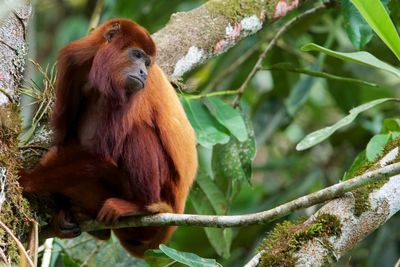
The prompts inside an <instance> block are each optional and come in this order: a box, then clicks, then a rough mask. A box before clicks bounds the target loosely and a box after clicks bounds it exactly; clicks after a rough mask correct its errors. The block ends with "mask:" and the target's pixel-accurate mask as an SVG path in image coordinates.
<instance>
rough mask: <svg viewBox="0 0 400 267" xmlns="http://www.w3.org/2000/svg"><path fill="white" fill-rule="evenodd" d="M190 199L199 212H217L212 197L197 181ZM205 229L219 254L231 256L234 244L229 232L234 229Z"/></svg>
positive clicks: (225, 256)
mask: <svg viewBox="0 0 400 267" xmlns="http://www.w3.org/2000/svg"><path fill="white" fill-rule="evenodd" d="M189 199H190V202H191V203H192V205H193V207H194V209H195V211H196V212H197V213H198V214H214V215H216V214H217V213H216V211H215V209H214V207H213V205H212V204H211V203H210V199H209V198H208V197H207V195H206V194H205V193H204V192H203V190H202V189H201V188H200V186H199V185H198V184H197V183H195V184H194V185H193V187H192V189H191V191H190V197H189ZM203 229H204V231H205V232H206V235H207V238H208V240H209V241H210V243H211V245H212V247H213V248H214V249H215V251H216V252H217V253H218V255H220V256H222V257H224V258H229V256H230V247H231V244H232V233H230V234H229V233H227V232H230V231H232V229H230V228H226V229H220V228H207V227H205V228H203Z"/></svg>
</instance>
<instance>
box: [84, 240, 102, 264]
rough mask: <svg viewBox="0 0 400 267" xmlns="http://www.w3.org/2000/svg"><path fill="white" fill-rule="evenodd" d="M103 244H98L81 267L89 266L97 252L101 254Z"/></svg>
mask: <svg viewBox="0 0 400 267" xmlns="http://www.w3.org/2000/svg"><path fill="white" fill-rule="evenodd" d="M100 246H101V244H100V243H98V244H97V245H96V247H95V248H94V249H93V250H92V252H90V254H89V255H88V256H87V257H86V259H85V261H84V262H83V263H82V264H81V265H80V267H84V266H88V263H89V260H90V259H91V258H92V257H93V255H95V254H96V253H97V252H99V249H100Z"/></svg>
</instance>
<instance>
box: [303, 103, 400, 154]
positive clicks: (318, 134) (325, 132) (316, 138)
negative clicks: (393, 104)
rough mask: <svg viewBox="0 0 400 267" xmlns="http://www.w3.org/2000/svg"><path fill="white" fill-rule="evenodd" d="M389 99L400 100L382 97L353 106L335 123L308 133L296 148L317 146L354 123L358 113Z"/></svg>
mask: <svg viewBox="0 0 400 267" xmlns="http://www.w3.org/2000/svg"><path fill="white" fill-rule="evenodd" d="M388 101H399V100H398V99H396V98H382V99H377V100H374V101H371V102H368V103H365V104H363V105H360V106H358V107H356V108H353V109H351V110H350V112H349V113H350V114H349V115H347V116H346V117H344V118H342V119H341V120H340V121H338V122H336V123H335V124H334V125H332V126H328V127H325V128H323V129H320V130H318V131H315V132H313V133H310V134H308V135H307V136H306V137H304V138H303V140H301V141H300V142H299V143H298V144H297V146H296V149H297V150H305V149H307V148H310V147H312V146H315V145H316V144H318V143H320V142H322V141H324V140H325V139H327V138H328V137H329V136H331V135H332V134H333V133H334V132H336V131H337V130H338V129H340V128H343V127H345V126H347V125H349V124H350V123H352V122H353V121H354V120H355V119H356V118H357V116H358V114H360V113H361V112H363V111H366V110H368V109H370V108H373V107H375V106H376V105H379V104H382V103H385V102H388Z"/></svg>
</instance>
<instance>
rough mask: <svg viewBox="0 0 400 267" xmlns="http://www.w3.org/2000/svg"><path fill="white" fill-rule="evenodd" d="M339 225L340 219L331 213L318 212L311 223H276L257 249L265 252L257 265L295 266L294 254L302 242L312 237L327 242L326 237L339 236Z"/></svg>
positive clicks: (261, 266) (301, 245)
mask: <svg viewBox="0 0 400 267" xmlns="http://www.w3.org/2000/svg"><path fill="white" fill-rule="evenodd" d="M341 227H342V226H341V223H340V220H339V219H338V218H337V217H336V216H334V215H331V214H320V215H318V217H317V218H315V220H314V221H313V222H312V223H304V222H301V221H297V222H288V221H285V222H283V223H281V224H278V225H277V226H275V228H274V229H273V230H272V231H271V232H270V233H268V235H267V237H266V238H265V239H264V240H263V242H262V244H261V246H260V247H259V249H258V250H259V251H263V253H264V252H265V253H264V254H263V255H262V256H261V259H260V262H259V264H258V266H259V267H263V266H272V267H273V266H282V267H290V266H295V264H296V261H297V258H296V256H295V255H294V254H295V252H297V251H298V250H299V249H300V248H302V247H303V246H304V244H306V243H307V242H308V241H310V240H312V239H313V238H324V242H328V243H329V241H328V240H327V238H328V237H330V236H339V235H340V234H341ZM327 247H330V245H329V244H327Z"/></svg>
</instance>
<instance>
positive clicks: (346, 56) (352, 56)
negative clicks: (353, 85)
mask: <svg viewBox="0 0 400 267" xmlns="http://www.w3.org/2000/svg"><path fill="white" fill-rule="evenodd" d="M301 50H303V51H318V52H322V53H325V54H327V55H329V56H332V57H336V58H339V59H342V60H346V61H350V62H354V63H358V64H362V65H366V66H369V67H373V68H377V69H381V70H384V71H387V72H390V73H392V74H394V75H396V76H397V77H399V78H400V71H399V70H398V69H396V68H395V67H393V66H391V65H389V64H387V63H386V62H383V61H381V60H379V59H377V58H376V57H375V56H373V55H371V54H370V53H368V52H364V51H361V52H352V53H342V52H336V51H333V50H330V49H327V48H325V47H322V46H319V45H316V44H313V43H309V44H306V45H304V46H303V47H302V48H301Z"/></svg>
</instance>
